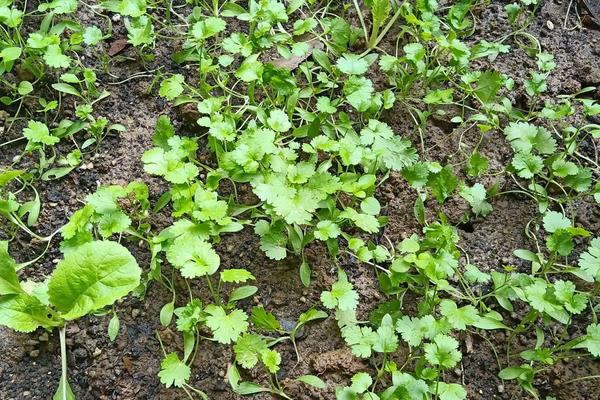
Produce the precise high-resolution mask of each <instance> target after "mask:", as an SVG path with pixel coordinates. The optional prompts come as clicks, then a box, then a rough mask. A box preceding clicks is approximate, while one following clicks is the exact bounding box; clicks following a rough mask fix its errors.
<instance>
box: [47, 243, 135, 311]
mask: <svg viewBox="0 0 600 400" xmlns="http://www.w3.org/2000/svg"><path fill="white" fill-rule="evenodd" d="M140 275H141V270H140V267H139V266H138V264H137V262H136V261H135V258H133V256H132V255H131V254H130V253H129V251H128V250H127V249H126V248H125V247H123V246H121V245H120V244H118V243H115V242H109V241H94V242H89V243H86V244H83V245H81V246H80V247H78V248H77V249H75V250H73V251H72V252H70V253H69V254H68V255H67V257H65V259H64V260H62V261H61V262H59V263H58V266H57V267H56V269H55V270H54V272H53V273H52V277H51V278H50V282H49V284H48V295H49V297H50V303H51V304H53V305H54V306H55V307H56V309H57V310H58V311H60V312H61V313H62V317H63V318H64V319H66V320H72V319H76V318H79V317H81V316H83V315H86V314H88V313H90V312H91V311H94V310H97V309H99V308H102V307H105V306H107V305H110V304H112V303H114V302H115V301H117V300H118V299H120V298H121V297H124V296H125V295H127V294H128V293H129V292H130V291H132V290H133V289H135V288H136V287H137V286H138V285H139V283H140Z"/></svg>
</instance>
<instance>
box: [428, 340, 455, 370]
mask: <svg viewBox="0 0 600 400" xmlns="http://www.w3.org/2000/svg"><path fill="white" fill-rule="evenodd" d="M424 349H425V359H426V360H427V361H429V363H431V364H432V365H439V366H440V367H442V368H446V369H447V368H453V367H455V366H456V364H458V362H459V361H460V360H461V358H462V354H461V353H460V352H459V351H458V341H457V340H456V339H454V338H453V337H452V336H448V335H443V334H438V335H436V336H435V337H434V338H433V343H427V344H426V345H425V346H424Z"/></svg>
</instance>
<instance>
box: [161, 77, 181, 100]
mask: <svg viewBox="0 0 600 400" xmlns="http://www.w3.org/2000/svg"><path fill="white" fill-rule="evenodd" d="M183 83H184V77H183V75H181V74H175V75H172V76H170V77H168V78H167V79H165V80H163V81H162V82H161V83H160V89H159V91H158V94H159V95H160V96H161V97H164V98H165V99H167V100H174V99H175V97H177V96H179V95H180V94H181V93H183Z"/></svg>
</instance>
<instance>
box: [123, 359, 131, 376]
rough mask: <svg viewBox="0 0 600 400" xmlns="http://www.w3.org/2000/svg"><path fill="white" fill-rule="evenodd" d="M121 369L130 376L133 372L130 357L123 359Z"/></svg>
mask: <svg viewBox="0 0 600 400" xmlns="http://www.w3.org/2000/svg"><path fill="white" fill-rule="evenodd" d="M123 367H124V368H125V369H126V370H127V372H129V373H130V374H131V372H132V371H133V360H132V359H131V357H128V356H124V357H123Z"/></svg>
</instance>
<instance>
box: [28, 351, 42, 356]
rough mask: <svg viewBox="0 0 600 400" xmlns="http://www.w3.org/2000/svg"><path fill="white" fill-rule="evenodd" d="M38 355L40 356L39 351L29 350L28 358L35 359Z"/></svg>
mask: <svg viewBox="0 0 600 400" xmlns="http://www.w3.org/2000/svg"><path fill="white" fill-rule="evenodd" d="M39 355H40V351H39V350H31V351H30V352H29V357H31V358H36V357H37V356H39Z"/></svg>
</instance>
